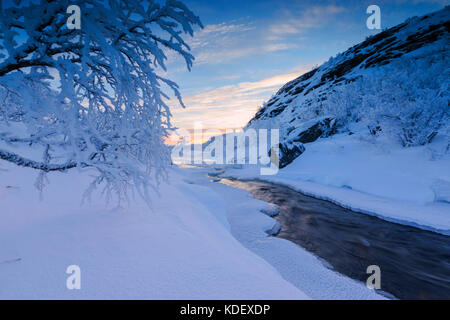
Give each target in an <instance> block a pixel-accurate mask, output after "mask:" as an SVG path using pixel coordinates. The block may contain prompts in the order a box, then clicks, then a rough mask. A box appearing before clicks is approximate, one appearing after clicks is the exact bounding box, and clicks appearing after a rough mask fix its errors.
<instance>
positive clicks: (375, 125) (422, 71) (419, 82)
mask: <svg viewBox="0 0 450 320" xmlns="http://www.w3.org/2000/svg"><path fill="white" fill-rule="evenodd" d="M449 59H450V58H449V55H448V48H445V47H444V48H441V49H440V50H436V48H434V52H433V53H432V54H430V53H429V52H424V53H423V54H422V55H421V56H416V57H403V58H402V59H399V60H398V61H396V62H393V63H391V64H389V65H387V66H385V67H383V68H381V69H380V70H377V71H373V70H370V69H369V70H368V71H367V72H365V73H364V74H363V76H360V77H359V78H357V79H356V80H355V81H353V82H351V83H348V84H345V85H341V86H338V87H337V88H336V89H335V92H333V93H331V94H329V95H328V96H327V100H326V101H323V102H321V103H320V109H321V113H322V114H324V115H331V116H333V117H335V118H337V119H338V121H339V123H340V125H341V126H344V127H345V126H347V125H348V124H350V123H355V122H361V123H363V124H365V125H366V126H367V128H368V130H369V131H370V132H371V133H372V134H374V135H378V134H385V135H389V136H392V137H394V138H395V139H397V140H399V141H400V143H401V144H402V145H403V146H415V145H423V144H426V143H428V142H430V141H431V140H432V139H433V138H434V137H435V136H436V135H437V134H441V135H446V136H447V137H448V138H449V139H450V135H449V128H450V113H449V96H450V92H449V83H450V69H449V65H450V63H449V62H450V60H449Z"/></svg>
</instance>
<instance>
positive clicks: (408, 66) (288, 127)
mask: <svg viewBox="0 0 450 320" xmlns="http://www.w3.org/2000/svg"><path fill="white" fill-rule="evenodd" d="M449 17H450V7H449V6H447V7H445V8H444V9H442V10H440V11H437V12H434V13H432V14H429V15H425V16H423V17H414V18H410V19H408V20H407V21H405V22H404V23H402V24H399V25H397V26H395V27H392V28H390V29H387V30H385V31H382V32H380V33H378V34H376V35H374V36H372V37H369V38H367V39H366V40H365V41H364V42H362V43H360V44H357V45H355V46H353V47H352V48H350V49H348V50H347V51H345V52H344V53H340V54H338V55H337V56H336V57H333V58H330V59H329V61H327V62H326V63H324V64H322V65H321V66H319V67H317V68H315V69H313V70H312V71H310V72H308V73H305V74H303V75H302V76H300V77H298V78H297V79H295V80H293V81H290V82H288V83H287V84H285V85H284V86H283V87H282V88H281V89H280V90H279V91H278V92H277V93H276V94H275V95H274V96H272V98H271V99H270V100H269V101H267V102H266V103H265V104H264V105H263V106H262V107H261V108H260V109H259V111H258V112H257V113H256V115H255V116H254V118H253V119H251V120H250V122H249V123H248V125H247V128H280V142H281V143H280V150H281V155H280V157H281V158H280V165H281V167H284V166H286V165H288V164H289V163H290V162H291V161H292V160H293V159H295V158H296V157H298V156H299V155H300V154H302V153H303V151H304V149H305V147H304V146H303V144H304V143H311V142H313V141H315V140H316V139H318V138H319V137H328V136H330V135H333V134H336V133H343V132H345V133H349V134H354V133H362V132H364V134H366V133H368V134H369V135H372V136H374V137H379V136H383V137H384V138H388V139H390V140H391V141H394V140H395V141H397V142H399V143H401V145H402V146H418V145H424V144H427V143H429V142H431V141H432V140H433V139H434V138H435V137H436V136H438V135H439V136H441V137H446V139H447V140H448V137H450V135H449V112H448V97H449V79H450V71H449V67H448V66H449V59H448V56H449V54H448V53H449V43H450V42H449V30H450V21H449ZM306 149H308V147H307V146H306ZM447 151H448V145H447Z"/></svg>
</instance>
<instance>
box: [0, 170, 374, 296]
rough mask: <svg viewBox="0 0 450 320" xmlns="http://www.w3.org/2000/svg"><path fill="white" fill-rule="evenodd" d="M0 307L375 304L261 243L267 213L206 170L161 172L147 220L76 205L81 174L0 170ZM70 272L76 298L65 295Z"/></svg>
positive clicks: (140, 209) (138, 206)
mask: <svg viewBox="0 0 450 320" xmlns="http://www.w3.org/2000/svg"><path fill="white" fill-rule="evenodd" d="M0 169H1V171H0V203H1V210H0V211H1V219H2V223H1V224H0V299H309V298H313V299H382V298H383V297H381V296H380V295H378V294H376V293H375V292H373V291H372V290H369V289H368V288H366V286H365V285H364V284H363V283H360V282H357V281H355V280H352V279H350V278H347V277H345V276H342V275H340V274H337V273H336V272H334V271H332V270H329V269H327V268H326V266H324V264H323V263H322V262H321V261H320V260H319V259H318V258H316V257H315V256H314V255H312V254H310V253H308V252H307V251H305V250H304V249H302V248H301V247H299V246H297V245H295V244H293V243H291V242H289V241H286V240H283V239H279V238H275V237H270V236H269V235H267V234H266V232H265V231H266V230H268V229H270V228H272V227H273V226H274V224H275V220H274V219H272V218H270V217H268V216H267V215H265V214H264V213H262V212H261V210H262V209H267V208H269V207H270V206H269V205H268V204H267V203H264V202H262V201H259V200H255V199H252V198H249V197H248V194H247V193H246V192H245V191H242V190H238V189H234V188H231V187H228V186H225V185H222V184H220V183H214V182H210V179H211V178H208V177H207V176H206V173H207V172H208V170H209V171H211V169H180V168H175V167H173V168H171V169H170V170H169V177H170V178H169V182H168V183H163V184H161V186H160V191H159V196H154V197H153V198H152V203H151V207H152V208H151V209H149V207H148V206H146V204H144V202H143V201H141V200H140V199H139V198H137V197H136V199H135V200H133V201H132V202H131V203H130V204H128V205H125V204H124V205H123V206H120V207H115V208H114V209H111V208H107V206H106V205H105V203H104V200H103V198H101V197H100V196H99V194H95V196H94V197H93V198H92V201H91V202H90V203H85V204H83V205H81V204H80V200H81V198H82V196H81V195H82V193H83V191H84V189H85V187H86V186H87V185H88V183H89V182H90V177H89V171H84V170H83V171H77V170H72V171H69V172H67V173H55V174H52V175H50V176H49V178H50V183H49V185H48V186H47V187H46V189H45V190H44V194H43V199H42V200H40V199H39V193H38V192H37V191H36V189H35V188H34V187H33V182H34V180H35V178H36V175H37V173H36V171H35V170H33V169H26V168H25V169H24V168H19V167H16V166H14V165H12V164H9V163H6V162H4V161H0ZM69 265H78V266H79V267H80V269H81V289H80V290H68V289H67V288H66V280H67V278H68V277H69V274H66V269H67V267H68V266H69Z"/></svg>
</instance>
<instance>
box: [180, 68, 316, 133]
mask: <svg viewBox="0 0 450 320" xmlns="http://www.w3.org/2000/svg"><path fill="white" fill-rule="evenodd" d="M309 69H310V68H302V69H299V68H297V70H295V71H292V72H289V73H285V74H280V75H276V76H273V77H270V78H266V79H262V80H259V81H248V82H240V83H237V84H235V85H228V86H223V87H220V88H217V89H214V90H209V91H206V92H202V93H199V94H195V95H192V96H188V97H185V98H184V99H183V101H184V103H185V104H186V106H187V108H186V109H182V108H180V107H174V108H172V113H173V115H174V118H173V122H174V125H175V126H177V127H180V128H185V129H190V128H193V126H194V123H195V122H196V121H201V122H202V124H203V127H205V128H220V129H223V128H242V127H244V126H245V125H246V124H247V122H248V121H249V120H250V119H251V117H252V116H253V115H254V114H255V112H256V111H257V109H258V108H259V107H260V106H261V105H262V103H263V102H264V101H265V100H267V99H268V98H269V97H270V96H272V95H273V94H274V93H275V92H276V91H277V90H278V89H279V88H280V87H281V86H283V85H284V84H285V83H286V82H288V81H290V80H293V79H295V78H296V77H298V76H300V75H301V74H303V73H305V72H306V71H308V70H309ZM174 105H175V104H174Z"/></svg>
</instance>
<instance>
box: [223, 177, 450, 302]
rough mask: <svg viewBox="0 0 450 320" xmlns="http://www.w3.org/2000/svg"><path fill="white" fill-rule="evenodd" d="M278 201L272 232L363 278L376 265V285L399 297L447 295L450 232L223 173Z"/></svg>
mask: <svg viewBox="0 0 450 320" xmlns="http://www.w3.org/2000/svg"><path fill="white" fill-rule="evenodd" d="M221 182H222V183H224V184H227V185H230V186H233V187H236V188H240V189H244V190H247V191H249V192H250V193H251V195H252V197H254V198H256V199H259V200H263V201H265V202H269V203H274V204H276V205H278V206H279V207H280V212H279V215H278V216H276V217H275V219H276V220H278V221H279V222H280V224H281V225H282V228H281V231H280V232H279V234H278V235H277V236H278V237H280V238H284V239H287V240H290V241H292V242H294V243H296V244H298V245H300V246H302V247H303V248H305V249H306V250H308V251H310V252H313V253H314V254H315V255H317V256H319V257H320V258H322V259H324V260H326V261H327V262H328V263H329V264H330V265H331V266H332V268H333V269H334V270H335V271H337V272H339V273H342V274H344V275H347V276H349V277H351V278H354V279H357V280H360V281H363V282H364V283H365V282H366V280H367V278H368V277H369V276H370V275H369V274H367V273H366V269H367V267H368V266H369V265H378V266H379V267H380V270H381V290H382V291H385V292H388V293H389V294H392V295H393V296H395V297H396V298H399V299H450V237H448V236H444V235H440V234H437V233H434V232H430V231H425V230H421V229H418V228H415V227H409V226H404V225H400V224H396V223H392V222H388V221H385V220H382V219H379V218H376V217H372V216H369V215H366V214H361V213H356V212H353V211H351V210H348V209H345V208H342V207H340V206H338V205H335V204H333V203H331V202H329V201H324V200H319V199H316V198H312V197H308V196H305V195H303V194H301V193H299V192H297V191H295V190H293V189H291V188H288V187H284V186H280V185H276V184H272V183H267V182H263V181H239V180H230V179H222V180H221Z"/></svg>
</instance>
